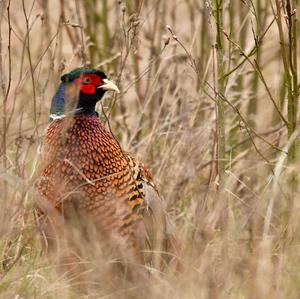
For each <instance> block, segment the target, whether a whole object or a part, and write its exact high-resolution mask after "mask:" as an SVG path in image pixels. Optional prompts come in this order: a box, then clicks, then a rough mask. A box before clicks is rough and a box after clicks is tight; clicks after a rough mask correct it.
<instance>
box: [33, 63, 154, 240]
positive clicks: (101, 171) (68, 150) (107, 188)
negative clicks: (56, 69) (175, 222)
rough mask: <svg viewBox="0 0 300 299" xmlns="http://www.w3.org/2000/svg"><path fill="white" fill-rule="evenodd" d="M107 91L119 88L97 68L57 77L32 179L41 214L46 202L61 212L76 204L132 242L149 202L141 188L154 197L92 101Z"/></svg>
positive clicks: (142, 170) (140, 167) (144, 173)
mask: <svg viewBox="0 0 300 299" xmlns="http://www.w3.org/2000/svg"><path fill="white" fill-rule="evenodd" d="M106 90H115V91H117V90H118V89H117V87H116V86H115V85H114V84H113V83H112V82H111V81H108V79H107V78H106V76H105V74H103V73H102V72H99V71H97V70H93V69H79V70H78V69H77V70H74V71H73V72H71V73H70V74H67V75H65V76H63V77H62V83H61V85H60V87H59V89H58V91H57V93H56V95H55V96H54V98H53V101H52V106H51V117H52V122H51V123H50V125H49V126H48V128H47V132H46V137H45V141H44V150H43V155H42V157H43V158H42V160H43V161H42V165H43V170H42V173H41V176H40V178H39V180H38V181H37V183H36V188H37V190H38V191H39V194H40V197H41V199H40V200H39V203H41V202H42V204H41V205H40V214H41V215H42V216H44V215H46V214H47V209H45V208H44V207H45V206H50V207H53V208H54V209H55V210H57V211H59V213H61V214H62V215H63V213H65V212H66V211H67V210H68V207H69V206H72V207H73V208H74V206H75V208H76V209H78V210H79V211H82V212H84V213H85V214H86V215H88V217H90V218H91V219H92V220H93V221H94V222H95V223H97V225H100V226H101V227H102V229H105V230H106V231H108V232H114V233H117V234H120V236H124V237H126V239H128V240H130V241H129V242H131V243H132V242H133V243H134V241H135V240H133V239H134V234H135V230H136V229H137V227H138V226H139V222H140V221H141V219H142V217H143V216H142V214H143V213H142V211H143V210H144V209H145V208H146V209H148V205H149V200H147V198H146V197H147V194H146V192H147V191H146V189H147V188H152V189H153V192H154V193H153V194H156V196H157V198H159V197H158V193H157V189H156V187H155V185H154V183H153V181H152V176H151V174H150V171H149V170H148V169H147V168H146V167H145V166H144V164H143V163H141V162H139V161H137V160H136V159H134V158H132V157H131V156H130V155H129V154H128V153H125V152H123V150H122V149H121V148H120V146H119V144H118V142H117V141H116V140H115V138H114V137H113V135H112V134H111V133H110V132H109V131H108V130H107V129H106V128H105V127H104V125H103V124H102V123H101V122H100V120H99V118H98V115H97V113H96V111H95V104H96V102H97V101H98V100H100V99H101V97H102V96H103V94H104V92H105V91H106ZM76 96H77V98H78V99H77V101H76V103H75V102H74V98H75V97H76ZM70 98H71V100H70ZM70 102H72V104H69V103H70ZM146 186H147V187H146ZM153 194H152V195H153ZM43 202H44V203H47V204H46V205H43Z"/></svg>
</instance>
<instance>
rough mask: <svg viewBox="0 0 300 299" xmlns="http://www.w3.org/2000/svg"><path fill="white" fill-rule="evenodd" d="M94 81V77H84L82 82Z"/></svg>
mask: <svg viewBox="0 0 300 299" xmlns="http://www.w3.org/2000/svg"><path fill="white" fill-rule="evenodd" d="M91 82H92V79H91V78H90V77H84V78H83V79H82V83H83V84H89V83H91Z"/></svg>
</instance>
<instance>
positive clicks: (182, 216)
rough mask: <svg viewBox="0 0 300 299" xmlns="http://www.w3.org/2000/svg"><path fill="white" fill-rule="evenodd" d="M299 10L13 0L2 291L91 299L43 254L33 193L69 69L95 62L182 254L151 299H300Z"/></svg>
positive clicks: (117, 121)
mask: <svg viewBox="0 0 300 299" xmlns="http://www.w3.org/2000/svg"><path fill="white" fill-rule="evenodd" d="M296 5H297V1H288V0H285V1H279V0H272V1H260V0H253V1H251V0H245V1H241V0H231V1H225V0H223V1H217V0H216V1H199V0H182V1H179V0H176V1H167V0H162V1H147V0H144V1H143V0H135V1H133V0H128V1H107V0H101V1H96V0H84V1H79V0H74V1H66V0H51V1H49V0H43V1H37V0H36V1H34V0H33V1H27V0H26V1H25V0H10V1H9V0H4V1H1V2H0V10H1V20H0V25H1V44H0V45H1V47H0V81H1V95H2V100H1V103H0V105H1V107H0V108H1V186H0V188H1V189H0V191H1V195H2V196H1V209H0V220H1V226H0V233H1V243H0V250H1V254H2V261H3V262H2V266H1V276H0V279H1V281H0V292H1V297H2V298H57V297H61V298H80V296H79V295H76V294H75V292H74V291H73V290H72V288H71V286H72V281H69V280H68V279H67V278H66V277H64V276H63V275H61V276H60V275H59V274H57V273H56V272H55V269H54V267H53V265H52V264H51V263H50V262H49V261H48V259H47V257H46V256H45V255H44V254H43V250H42V248H41V245H40V241H39V238H38V232H37V231H36V228H35V224H34V220H33V215H32V205H33V203H34V196H35V193H34V188H33V183H34V179H35V177H34V173H35V170H36V167H37V163H38V159H39V152H40V146H41V144H42V139H43V135H44V130H45V128H46V126H47V123H48V113H49V107H50V103H51V98H52V96H53V94H54V92H55V89H56V88H57V86H58V83H59V80H60V79H59V78H60V75H61V74H63V73H65V72H68V71H70V70H72V69H73V68H75V67H78V66H83V65H92V66H94V67H99V68H101V69H102V70H104V71H105V72H106V73H107V74H109V77H110V78H111V79H113V80H114V81H115V82H117V84H118V86H119V87H120V89H121V94H118V95H114V97H112V95H107V96H106V97H105V99H104V100H103V101H102V107H101V106H100V105H99V107H98V110H99V112H100V117H101V118H102V119H103V121H105V119H104V117H103V115H101V110H102V108H103V109H104V111H105V112H106V113H107V115H108V116H109V119H110V123H111V126H112V128H113V132H114V133H115V135H116V137H117V138H118V140H119V141H120V143H121V145H122V146H123V148H124V149H126V150H128V151H130V152H133V153H135V154H136V155H137V156H139V157H140V158H142V159H143V160H144V161H145V162H146V164H147V165H149V167H150V169H151V170H152V172H153V174H154V177H155V181H156V183H157V184H158V186H159V190H160V192H161V195H162V196H163V197H164V199H165V201H166V202H167V205H168V210H169V213H170V214H171V215H172V217H173V219H174V222H175V226H176V227H175V234H176V237H177V238H178V240H179V242H180V244H181V247H182V250H181V253H178V256H176V257H175V259H177V260H179V261H180V263H181V264H182V269H181V270H180V271H179V272H178V273H175V272H174V271H173V269H171V268H170V269H166V270H165V272H164V273H162V275H161V277H160V278H159V279H156V280H155V281H154V282H153V281H152V282H151V285H150V286H149V292H148V295H147V298H152V297H153V298H154V297H155V298H299V296H300V288H299V281H300V273H299V267H300V251H299V245H300V242H299V232H300V229H299V219H300V217H299V216H300V215H299V208H300V205H299V199H300V196H299V186H298V172H299V160H298V158H297V152H298V150H299V147H298V138H299V130H298V128H297V124H298V122H297V110H298V109H297V106H298V90H299V86H298V85H299V83H298V82H299V80H298V78H297V73H299V70H298V68H297V56H298V54H299V51H298V49H297V38H299V34H297V30H298V32H299V25H298V23H297V22H296V18H297V16H298V11H297V10H295V11H294V9H297V6H296ZM16 218H18V221H17V222H16V221H15V219H16ZM15 223H18V224H17V225H16V224H15ZM8 244H9V245H10V246H7V245H8ZM8 248H9V249H8ZM142 288H143V284H142V285H136V286H134V287H132V286H128V288H126V286H125V287H124V286H122V288H121V287H120V289H119V290H116V291H115V293H112V294H111V293H103V291H102V293H101V292H100V293H101V296H103V298H115V297H119V298H120V297H121V298H142V297H141V296H139V295H138V294H139V290H140V289H142ZM100 293H97V291H95V293H93V294H90V296H91V297H92V298H94V297H95V298H102V297H101V296H100V295H99V294H100ZM133 293H135V294H136V295H135V297H134V295H133ZM105 296H106V297H105Z"/></svg>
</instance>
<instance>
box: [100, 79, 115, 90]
mask: <svg viewBox="0 0 300 299" xmlns="http://www.w3.org/2000/svg"><path fill="white" fill-rule="evenodd" d="M103 82H104V84H102V85H101V86H99V87H98V88H101V89H103V90H111V91H116V92H117V93H120V90H119V88H118V86H117V85H116V84H115V83H113V82H112V81H109V80H108V79H103Z"/></svg>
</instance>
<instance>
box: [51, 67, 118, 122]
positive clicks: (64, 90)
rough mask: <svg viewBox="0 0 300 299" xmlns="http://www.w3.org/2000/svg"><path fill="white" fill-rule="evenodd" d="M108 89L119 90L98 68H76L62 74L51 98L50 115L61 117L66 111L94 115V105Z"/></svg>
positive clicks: (53, 117)
mask: <svg viewBox="0 0 300 299" xmlns="http://www.w3.org/2000/svg"><path fill="white" fill-rule="evenodd" d="M108 90H111V91H116V92H119V89H118V87H117V86H116V85H115V84H114V83H113V82H112V81H109V80H108V79H107V76H106V75H105V74H104V73H103V72H101V71H100V70H96V69H90V68H77V69H75V70H73V71H71V72H70V73H67V74H64V75H63V76H62V77H61V84H60V85H59V87H58V90H57V91H56V93H55V95H54V97H53V99H52V104H51V110H50V114H51V115H50V117H51V118H52V119H55V118H61V117H64V116H65V115H66V114H68V113H70V114H88V115H96V112H95V105H96V103H97V102H98V101H99V100H101V98H102V97H103V95H104V94H105V92H106V91H108Z"/></svg>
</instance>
